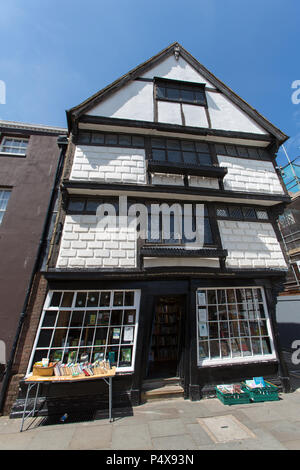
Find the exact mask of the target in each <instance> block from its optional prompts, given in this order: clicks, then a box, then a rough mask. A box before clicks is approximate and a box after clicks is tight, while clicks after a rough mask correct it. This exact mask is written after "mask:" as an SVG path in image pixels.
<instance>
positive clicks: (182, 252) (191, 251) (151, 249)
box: [140, 244, 228, 258]
mask: <svg viewBox="0 0 300 470" xmlns="http://www.w3.org/2000/svg"><path fill="white" fill-rule="evenodd" d="M185 246H186V245H185ZM140 253H141V255H142V256H147V257H155V258H156V257H158V256H162V257H164V258H166V257H172V258H173V257H174V256H176V257H177V256H180V257H183V258H190V257H193V258H195V257H199V258H226V256H227V254H228V253H227V250H220V249H216V248H201V249H197V248H192V246H190V247H189V246H188V247H186V248H183V246H182V245H181V246H178V248H177V247H174V245H172V246H170V247H168V246H165V245H163V246H162V245H159V244H157V245H151V246H143V247H142V248H141V252H140Z"/></svg>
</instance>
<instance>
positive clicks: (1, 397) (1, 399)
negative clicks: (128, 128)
mask: <svg viewBox="0 0 300 470" xmlns="http://www.w3.org/2000/svg"><path fill="white" fill-rule="evenodd" d="M57 145H58V146H59V147H60V149H61V150H60V156H59V160H58V164H57V168H56V173H55V177H54V181H53V185H52V189H51V194H50V201H49V204H48V208H47V212H46V218H45V221H44V226H43V231H42V235H41V238H40V241H39V245H38V250H37V253H36V257H35V261H34V266H33V270H32V273H31V276H30V280H29V283H28V286H27V290H26V294H25V300H24V304H23V309H22V313H21V314H20V318H19V323H18V327H17V331H16V334H15V338H14V342H13V346H12V349H11V353H10V357H9V360H8V362H7V364H6V368H5V371H4V373H3V375H4V379H3V383H2V387H1V393H0V413H2V410H3V407H4V403H5V398H6V392H7V388H8V384H9V379H10V377H11V371H12V367H13V364H14V360H15V354H16V351H17V346H18V342H19V338H20V334H21V330H22V327H23V324H24V320H25V318H26V316H27V312H26V310H27V307H28V303H29V298H30V293H31V289H32V286H33V281H34V278H35V275H36V273H37V271H38V268H39V265H40V259H41V256H42V251H43V247H44V243H45V240H46V239H47V234H48V230H49V226H50V221H51V215H52V209H53V204H54V202H55V192H56V188H57V185H58V183H59V181H60V177H61V172H62V168H63V163H64V157H65V153H66V148H67V145H68V138H67V136H65V135H61V136H58V138H57Z"/></svg>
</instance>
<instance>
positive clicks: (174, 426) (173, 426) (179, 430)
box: [148, 419, 186, 437]
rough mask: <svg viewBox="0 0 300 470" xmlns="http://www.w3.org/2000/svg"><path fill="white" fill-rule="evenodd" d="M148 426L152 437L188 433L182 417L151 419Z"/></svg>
mask: <svg viewBox="0 0 300 470" xmlns="http://www.w3.org/2000/svg"><path fill="white" fill-rule="evenodd" d="M148 426H149V432H150V435H151V436H152V437H161V436H176V435H178V434H185V433H186V429H185V426H184V424H183V423H182V421H180V419H164V420H162V419H161V420H157V421H151V422H150V423H149V424H148Z"/></svg>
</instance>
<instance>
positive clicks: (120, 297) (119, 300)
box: [114, 291, 124, 307]
mask: <svg viewBox="0 0 300 470" xmlns="http://www.w3.org/2000/svg"><path fill="white" fill-rule="evenodd" d="M121 305H124V292H123V291H122V292H115V293H114V307H118V306H121Z"/></svg>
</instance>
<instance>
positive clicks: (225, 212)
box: [217, 207, 228, 217]
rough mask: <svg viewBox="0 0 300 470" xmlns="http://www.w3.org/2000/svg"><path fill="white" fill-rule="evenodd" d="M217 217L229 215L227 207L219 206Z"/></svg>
mask: <svg viewBox="0 0 300 470" xmlns="http://www.w3.org/2000/svg"><path fill="white" fill-rule="evenodd" d="M217 217H228V209H227V207H218V208H217Z"/></svg>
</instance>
